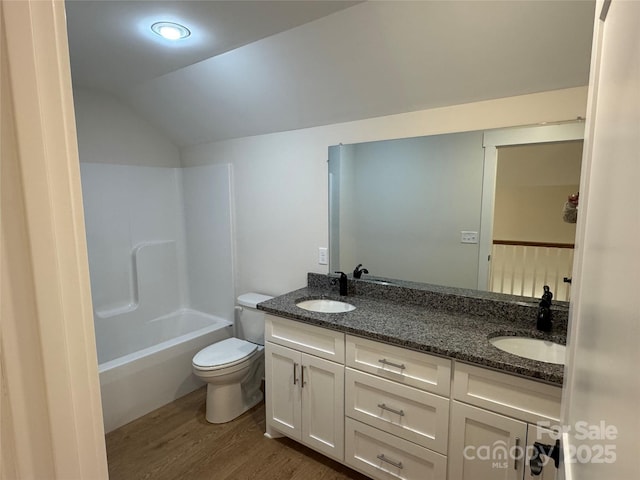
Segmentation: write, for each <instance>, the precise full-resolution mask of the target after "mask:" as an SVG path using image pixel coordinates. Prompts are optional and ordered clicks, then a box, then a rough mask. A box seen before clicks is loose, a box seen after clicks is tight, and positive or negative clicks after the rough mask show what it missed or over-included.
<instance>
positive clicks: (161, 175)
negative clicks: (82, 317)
mask: <svg viewBox="0 0 640 480" xmlns="http://www.w3.org/2000/svg"><path fill="white" fill-rule="evenodd" d="M81 174H82V189H83V199H84V210H85V223H86V230H87V246H88V251H89V269H90V274H91V292H92V296H93V308H94V322H95V330H96V344H97V350H98V363H99V372H100V384H101V392H102V407H103V413H104V423H105V430H106V431H107V432H108V431H111V430H113V429H115V428H117V427H119V426H121V425H123V424H125V423H127V422H129V421H131V420H133V419H135V418H137V417H139V416H141V415H144V414H145V413H148V412H150V411H151V410H154V409H155V408H158V407H160V406H162V405H164V404H166V403H168V402H171V401H173V400H174V399H176V398H178V397H180V396H182V395H185V394H186V393H189V392H190V391H192V390H194V389H196V388H198V387H199V386H200V385H202V383H201V382H200V381H199V380H197V379H196V377H195V376H193V374H192V373H191V359H192V357H193V355H194V354H195V353H196V352H197V351H198V350H200V349H201V348H203V347H205V346H206V345H209V344H211V343H213V342H215V341H218V340H222V339H224V338H228V337H230V336H232V335H233V320H234V304H235V300H234V299H235V295H234V281H233V271H234V268H233V267H234V265H233V264H234V262H233V259H234V254H233V242H232V234H233V221H232V215H231V212H232V200H231V199H232V195H231V185H232V181H231V176H232V171H231V166H230V165H209V166H203V167H190V168H170V167H167V168H165V167H141V166H131V165H115V164H106V163H81Z"/></svg>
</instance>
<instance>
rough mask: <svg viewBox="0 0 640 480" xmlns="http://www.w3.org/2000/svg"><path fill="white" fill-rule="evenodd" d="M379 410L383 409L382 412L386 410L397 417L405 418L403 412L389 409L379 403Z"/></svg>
mask: <svg viewBox="0 0 640 480" xmlns="http://www.w3.org/2000/svg"><path fill="white" fill-rule="evenodd" d="M378 408H381V409H382V410H386V411H387V412H391V413H395V414H396V415H400V416H401V417H404V411H403V410H396V409H395V408H391V407H387V406H386V405H385V404H384V403H379V404H378Z"/></svg>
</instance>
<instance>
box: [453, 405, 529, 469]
mask: <svg viewBox="0 0 640 480" xmlns="http://www.w3.org/2000/svg"><path fill="white" fill-rule="evenodd" d="M451 415H452V421H451V432H450V433H449V438H450V449H449V480H522V478H523V474H524V458H523V455H521V452H522V450H523V449H524V447H525V442H526V439H527V424H526V423H525V422H521V421H519V420H514V419H512V418H508V417H505V416H503V415H498V414H497V413H493V412H489V411H487V410H483V409H481V408H476V407H472V406H470V405H465V404H463V403H459V402H455V401H454V402H452V409H451ZM514 447H520V449H515V448H514ZM521 449H522V450H521Z"/></svg>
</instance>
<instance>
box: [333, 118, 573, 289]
mask: <svg viewBox="0 0 640 480" xmlns="http://www.w3.org/2000/svg"><path fill="white" fill-rule="evenodd" d="M583 132H584V124H583V123H582V122H571V123H563V124H557V125H545V126H532V127H519V128H511V129H501V130H491V131H473V132H461V133H452V134H445V135H434V136H427V137H417V138H405V139H398V140H384V141H378V142H367V143H361V144H351V145H336V146H332V147H329V223H330V224H329V234H330V242H329V247H330V270H331V271H332V272H335V271H344V272H347V273H348V272H352V271H353V269H354V267H355V266H356V265H358V264H363V265H364V266H365V267H366V268H367V270H368V271H369V274H368V275H365V276H364V277H363V278H370V279H376V278H385V279H399V280H408V281H415V282H421V283H429V284H436V285H444V286H450V287H460V288H469V289H480V290H490V291H494V292H502V293H510V294H515V295H521V296H531V297H537V296H539V293H541V292H542V286H543V285H544V284H549V285H551V287H552V290H553V291H554V293H555V294H556V298H557V299H558V300H569V298H570V286H569V284H568V283H566V282H564V279H565V278H567V277H570V275H571V268H572V262H573V239H574V237H575V224H571V223H567V222H565V221H564V220H563V218H562V209H563V206H564V202H565V201H566V200H567V197H568V195H570V194H573V193H576V192H577V191H578V185H579V179H580V163H581V158H582V138H583Z"/></svg>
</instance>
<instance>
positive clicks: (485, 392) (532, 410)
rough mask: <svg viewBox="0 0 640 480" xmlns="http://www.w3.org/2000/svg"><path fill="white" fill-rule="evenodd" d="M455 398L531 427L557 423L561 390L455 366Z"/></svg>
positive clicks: (460, 364) (532, 381)
mask: <svg viewBox="0 0 640 480" xmlns="http://www.w3.org/2000/svg"><path fill="white" fill-rule="evenodd" d="M453 398H455V399H456V400H460V401H462V402H465V403H469V404H471V405H475V406H477V407H482V408H485V409H487V410H492V411H494V412H497V413H502V414H504V415H508V416H510V417H513V418H517V419H519V420H523V421H525V422H529V423H537V422H539V421H549V420H550V421H552V422H558V421H559V419H560V402H561V398H562V388H561V387H556V386H554V385H549V384H546V383H542V382H537V381H535V380H529V379H526V378H522V377H516V376H515V375H508V374H506V373H501V372H496V371H494V370H488V369H486V368H480V367H475V366H473V365H467V364H465V363H459V362H455V369H454V375H453Z"/></svg>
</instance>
